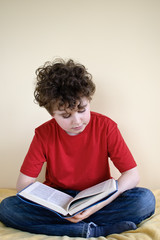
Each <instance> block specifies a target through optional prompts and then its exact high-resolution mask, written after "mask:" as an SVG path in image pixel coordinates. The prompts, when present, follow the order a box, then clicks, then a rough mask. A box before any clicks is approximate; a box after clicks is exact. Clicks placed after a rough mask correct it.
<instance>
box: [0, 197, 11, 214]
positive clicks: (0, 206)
mask: <svg viewBox="0 0 160 240" xmlns="http://www.w3.org/2000/svg"><path fill="white" fill-rule="evenodd" d="M13 200H14V197H7V198H5V199H3V200H2V202H1V203H0V219H1V217H2V216H4V215H8V214H7V212H8V213H11V209H12V204H13Z"/></svg>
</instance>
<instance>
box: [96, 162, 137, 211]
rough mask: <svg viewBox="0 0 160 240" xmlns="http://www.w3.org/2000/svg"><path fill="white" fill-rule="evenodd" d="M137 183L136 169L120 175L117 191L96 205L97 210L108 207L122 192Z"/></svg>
mask: <svg viewBox="0 0 160 240" xmlns="http://www.w3.org/2000/svg"><path fill="white" fill-rule="evenodd" d="M138 183H139V173H138V169H137V167H135V168H133V169H130V170H128V171H126V172H124V173H122V174H121V176H120V177H119V178H118V191H117V192H116V193H115V194H114V195H113V196H111V197H110V198H109V199H107V200H106V201H104V202H102V203H99V204H98V205H99V209H101V208H103V207H104V206H106V205H108V204H109V203H110V202H112V201H113V200H114V199H116V198H117V197H118V196H119V195H120V194H121V193H123V192H124V191H126V190H128V189H131V188H134V187H136V185H137V184H138Z"/></svg>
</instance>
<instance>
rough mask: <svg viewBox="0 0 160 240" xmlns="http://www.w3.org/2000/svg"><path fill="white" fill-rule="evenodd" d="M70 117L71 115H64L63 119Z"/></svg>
mask: <svg viewBox="0 0 160 240" xmlns="http://www.w3.org/2000/svg"><path fill="white" fill-rule="evenodd" d="M70 116H71V114H69V113H67V114H64V115H62V117H63V118H69V117H70Z"/></svg>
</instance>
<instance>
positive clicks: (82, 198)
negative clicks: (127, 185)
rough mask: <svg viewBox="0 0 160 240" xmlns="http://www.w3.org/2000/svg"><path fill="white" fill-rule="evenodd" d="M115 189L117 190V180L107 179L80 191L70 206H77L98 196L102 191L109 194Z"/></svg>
mask: <svg viewBox="0 0 160 240" xmlns="http://www.w3.org/2000/svg"><path fill="white" fill-rule="evenodd" d="M114 190H116V182H115V180H114V179H109V180H107V181H104V182H101V183H99V184H97V185H95V186H93V187H90V188H87V189H85V190H83V191H81V192H79V193H78V194H77V195H76V196H75V197H74V199H73V200H72V201H71V203H70V204H69V208H70V207H71V208H74V207H75V206H78V205H80V204H82V203H85V202H87V201H89V200H90V199H91V198H92V197H93V196H95V197H96V196H98V195H99V194H102V193H105V195H107V194H109V193H110V192H113V191H114Z"/></svg>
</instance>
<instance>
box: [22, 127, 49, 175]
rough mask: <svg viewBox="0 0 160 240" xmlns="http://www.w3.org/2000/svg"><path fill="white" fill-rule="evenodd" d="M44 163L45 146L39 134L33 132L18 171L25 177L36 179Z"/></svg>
mask: <svg viewBox="0 0 160 240" xmlns="http://www.w3.org/2000/svg"><path fill="white" fill-rule="evenodd" d="M44 162H46V156H45V146H44V145H43V143H42V140H41V137H40V135H39V133H38V132H37V131H36V130H35V135H34V137H33V140H32V142H31V145H30V147H29V150H28V153H27V155H26V157H25V159H24V162H23V164H22V166H21V169H20V171H21V173H23V174H25V175H27V176H30V177H38V175H39V173H40V171H41V168H42V166H43V163H44Z"/></svg>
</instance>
